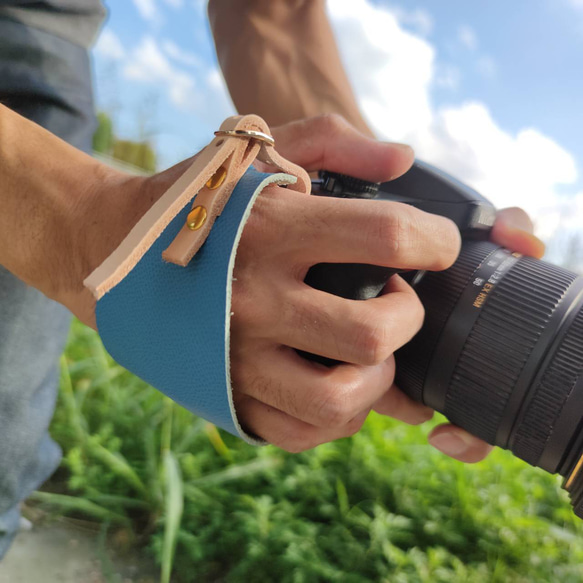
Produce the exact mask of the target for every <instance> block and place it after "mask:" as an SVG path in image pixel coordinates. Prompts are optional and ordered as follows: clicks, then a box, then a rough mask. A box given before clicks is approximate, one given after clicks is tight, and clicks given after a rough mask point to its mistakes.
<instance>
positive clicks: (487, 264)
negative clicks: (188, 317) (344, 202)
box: [302, 161, 583, 517]
mask: <svg viewBox="0 0 583 583" xmlns="http://www.w3.org/2000/svg"><path fill="white" fill-rule="evenodd" d="M313 194H314V195H317V196H333V197H343V198H364V199H376V200H387V201H393V202H402V203H407V204H411V205H412V206H415V207H417V208H419V209H421V210H424V211H427V212H431V213H434V214H438V215H442V216H445V217H447V218H449V219H451V220H452V221H454V222H455V224H456V225H457V226H458V228H459V230H460V232H461V234H462V240H463V245H462V250H461V252H460V255H459V257H458V259H457V260H456V262H455V263H454V265H453V266H452V267H450V268H449V269H447V270H445V271H441V272H423V271H411V272H406V273H401V276H402V277H404V278H405V279H407V280H408V281H409V282H410V283H411V285H412V286H413V287H414V289H415V291H416V293H417V294H418V296H419V298H420V300H421V302H422V303H423V306H424V308H425V321H424V324H423V327H422V329H421V331H420V332H419V333H418V334H417V335H416V336H415V337H414V338H413V339H412V340H411V341H410V342H409V343H408V344H406V345H405V346H403V347H402V348H401V349H399V350H398V351H397V352H396V354H395V358H396V363H397V373H396V383H397V385H398V386H399V388H401V390H403V391H404V392H405V393H406V394H408V395H409V396H410V397H411V398H412V399H414V400H416V401H419V402H422V403H425V404H426V405H429V406H430V407H432V408H433V409H435V410H437V411H439V412H441V413H443V414H444V415H445V416H446V417H447V418H448V419H449V420H450V421H451V422H452V423H454V424H456V425H458V426H460V427H463V428H464V429H466V430H467V431H469V432H470V433H472V434H474V435H476V436H477V437H480V438H481V439H483V440H484V441H487V442H488V443H490V444H492V445H497V446H499V447H502V448H504V449H508V450H510V451H512V453H513V454H514V455H516V456H517V457H520V458H521V459H523V460H525V461H526V462H528V463H529V464H531V465H533V466H539V467H541V468H543V469H544V470H546V471H548V472H550V473H559V474H561V475H562V476H564V477H565V482H564V484H563V486H564V488H565V489H567V490H568V491H569V494H570V496H571V501H572V504H573V506H574V511H575V513H576V514H577V515H578V516H580V517H583V278H581V277H579V276H578V275H577V274H575V273H572V272H570V271H568V270H566V269H562V268H560V267H557V266H554V265H551V264H549V263H546V262H544V261H540V260H537V259H534V258H531V257H523V256H521V255H520V254H517V253H513V252H512V251H509V250H507V249H504V248H502V247H499V246H498V245H495V244H493V243H491V242H489V241H488V236H489V233H490V230H491V228H492V226H493V224H494V220H495V217H496V212H495V209H494V207H493V205H492V204H491V203H490V202H489V201H488V200H486V199H485V198H484V197H482V196H481V195H480V194H478V193H477V192H476V191H475V190H473V189H471V188H469V187H467V186H465V185H464V184H462V183H460V182H459V181H457V180H456V179H454V178H453V177H451V176H449V175H447V174H446V173H444V172H442V171H440V170H438V169H436V168H433V167H431V166H429V165H428V164H425V163H423V162H419V161H418V162H416V163H415V164H414V166H413V168H412V169H411V170H410V171H409V172H408V173H406V174H405V175H403V176H402V177H400V178H398V179H396V180H394V181H391V182H386V183H383V184H381V185H376V184H371V183H367V182H365V181H362V180H357V179H354V178H351V177H348V176H343V175H338V174H331V173H327V172H323V173H321V175H320V179H319V180H317V181H314V183H313ZM396 272H397V270H395V269H390V268H387V267H380V266H375V265H367V264H323V263H322V264H318V265H314V266H313V267H312V268H311V269H310V270H309V271H308V273H307V275H306V278H305V282H306V283H307V284H308V285H310V286H312V287H314V288H316V289H319V290H322V291H325V292H329V293H332V294H335V295H338V296H341V297H345V298H348V299H353V300H366V299H369V298H373V297H376V296H377V295H378V294H379V293H380V292H381V291H382V289H383V288H384V286H385V284H386V283H387V281H388V279H389V278H390V277H391V276H392V275H394V274H395V273H396ZM302 354H303V356H305V357H307V358H309V359H311V360H315V361H318V362H320V363H322V364H326V365H329V366H333V365H334V364H337V363H336V362H335V361H332V360H330V359H327V358H324V357H321V356H318V355H313V354H305V353H302Z"/></svg>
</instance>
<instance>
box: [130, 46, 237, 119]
mask: <svg viewBox="0 0 583 583" xmlns="http://www.w3.org/2000/svg"><path fill="white" fill-rule="evenodd" d="M172 44H173V43H171V42H170V44H168V43H167V42H166V43H164V47H165V49H168V47H172ZM175 49H178V47H176V46H174V47H173V48H171V49H170V51H171V52H175ZM178 50H179V51H180V49H178ZM176 54H178V53H176ZM180 54H181V58H183V60H184V58H185V55H184V54H183V53H182V52H181V53H180ZM175 56H176V55H175ZM191 64H192V65H194V71H193V73H192V74H191V73H190V72H186V71H185V70H183V69H182V68H181V67H180V66H178V65H175V64H174V63H173V62H172V61H171V60H169V59H168V58H167V57H166V55H165V53H164V50H163V49H162V47H161V46H160V45H159V44H158V43H157V42H156V40H155V39H154V38H153V37H152V36H145V37H144V38H142V40H141V41H140V43H139V44H138V46H137V47H136V48H134V49H133V50H132V51H131V54H130V55H129V58H128V59H127V62H126V65H125V67H124V69H123V74H124V76H125V77H126V78H127V79H131V80H133V81H137V82H139V83H143V84H146V85H150V86H153V87H155V88H157V89H160V91H164V92H166V93H167V95H168V97H169V99H170V101H171V102H172V103H173V104H174V105H175V106H176V107H178V108H179V109H180V110H182V111H184V112H188V113H190V114H194V115H200V117H201V118H203V119H204V122H205V123H207V124H209V125H211V126H212V127H215V126H216V127H219V125H220V123H221V122H222V121H223V120H224V119H225V118H226V117H228V116H229V115H233V114H234V108H233V105H232V103H231V101H230V98H229V95H228V92H227V89H226V86H225V82H224V81H223V78H222V75H221V73H220V72H219V70H218V69H217V68H216V66H215V65H210V64H207V63H205V62H203V61H202V60H199V59H192V62H191Z"/></svg>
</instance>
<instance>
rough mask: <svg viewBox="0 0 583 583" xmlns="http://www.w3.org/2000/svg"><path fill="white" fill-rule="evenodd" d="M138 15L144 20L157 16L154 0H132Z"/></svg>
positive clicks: (152, 19) (154, 18) (153, 18)
mask: <svg viewBox="0 0 583 583" xmlns="http://www.w3.org/2000/svg"><path fill="white" fill-rule="evenodd" d="M133 3H134V6H135V7H136V8H137V10H138V12H139V13H140V16H141V17H142V18H144V19H145V20H150V21H154V20H156V18H157V17H158V7H157V6H156V0H133Z"/></svg>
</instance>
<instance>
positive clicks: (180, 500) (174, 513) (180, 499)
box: [160, 451, 184, 583]
mask: <svg viewBox="0 0 583 583" xmlns="http://www.w3.org/2000/svg"><path fill="white" fill-rule="evenodd" d="M164 483H165V512H164V542H163V549H162V574H161V577H160V581H161V583H170V575H171V574H172V566H173V563H174V551H175V550H176V541H177V539H178V532H179V530H180V523H181V521H182V511H183V509H184V485H183V482H182V473H181V471H180V466H179V465H178V462H177V461H176V458H175V457H174V454H173V453H172V452H171V451H166V452H164Z"/></svg>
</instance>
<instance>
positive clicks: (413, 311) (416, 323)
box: [406, 294, 425, 334]
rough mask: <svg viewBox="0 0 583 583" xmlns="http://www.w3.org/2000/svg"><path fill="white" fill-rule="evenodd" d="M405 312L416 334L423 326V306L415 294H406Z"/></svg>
mask: <svg viewBox="0 0 583 583" xmlns="http://www.w3.org/2000/svg"><path fill="white" fill-rule="evenodd" d="M407 298H408V299H407V302H408V304H407V307H406V310H407V314H408V315H409V318H410V320H411V323H412V328H413V330H414V333H415V334H416V333H417V332H419V330H420V329H421V326H423V321H424V320H425V308H424V307H423V304H422V303H421V300H420V299H419V296H418V295H417V294H411V295H409V296H407Z"/></svg>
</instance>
